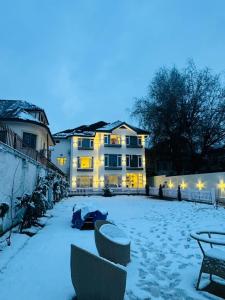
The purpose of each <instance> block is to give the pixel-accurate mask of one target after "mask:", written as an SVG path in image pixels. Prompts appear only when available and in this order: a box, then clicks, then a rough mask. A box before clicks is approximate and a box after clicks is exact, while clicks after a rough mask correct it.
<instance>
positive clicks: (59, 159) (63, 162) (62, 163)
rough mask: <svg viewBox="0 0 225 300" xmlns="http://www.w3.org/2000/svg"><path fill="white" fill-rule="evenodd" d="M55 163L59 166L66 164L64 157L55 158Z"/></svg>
mask: <svg viewBox="0 0 225 300" xmlns="http://www.w3.org/2000/svg"><path fill="white" fill-rule="evenodd" d="M57 163H58V165H60V166H64V165H65V164H66V157H62V156H60V157H57Z"/></svg>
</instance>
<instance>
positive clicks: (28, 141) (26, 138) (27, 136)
mask: <svg viewBox="0 0 225 300" xmlns="http://www.w3.org/2000/svg"><path fill="white" fill-rule="evenodd" d="M36 141H37V136H36V135H35V134H33V133H28V132H24V133H23V147H30V148H33V149H36Z"/></svg>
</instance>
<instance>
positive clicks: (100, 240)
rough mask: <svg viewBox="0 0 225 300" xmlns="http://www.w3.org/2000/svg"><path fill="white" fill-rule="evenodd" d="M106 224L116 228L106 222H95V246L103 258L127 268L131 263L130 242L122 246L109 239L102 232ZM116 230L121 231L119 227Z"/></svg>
mask: <svg viewBox="0 0 225 300" xmlns="http://www.w3.org/2000/svg"><path fill="white" fill-rule="evenodd" d="M105 224H111V225H112V226H116V225H114V224H112V223H111V222H109V221H106V220H105V221H104V220H97V221H96V222H95V244H96V247H97V250H98V253H99V255H100V256H101V257H104V258H106V259H108V260H110V261H112V262H114V263H118V264H121V265H124V266H126V265H127V264H128V263H129V262H130V241H129V242H128V243H126V244H120V243H117V242H114V241H113V240H111V239H109V238H107V237H106V236H105V235H104V234H102V233H101V231H100V228H101V226H103V225H105ZM116 228H117V230H120V229H119V228H118V227H116ZM120 231H121V230H120Z"/></svg>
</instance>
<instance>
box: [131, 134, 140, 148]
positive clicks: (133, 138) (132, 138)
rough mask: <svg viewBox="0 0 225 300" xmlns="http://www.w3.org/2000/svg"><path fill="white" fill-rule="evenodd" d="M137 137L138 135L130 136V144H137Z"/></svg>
mask: <svg viewBox="0 0 225 300" xmlns="http://www.w3.org/2000/svg"><path fill="white" fill-rule="evenodd" d="M137 144H138V142H137V137H136V136H130V145H131V146H137Z"/></svg>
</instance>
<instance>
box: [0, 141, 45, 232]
mask: <svg viewBox="0 0 225 300" xmlns="http://www.w3.org/2000/svg"><path fill="white" fill-rule="evenodd" d="M0 174H1V177H0V203H2V202H5V203H7V204H9V206H10V207H12V210H11V211H10V212H9V213H8V214H7V216H6V217H5V218H4V219H3V222H2V220H1V219H0V233H1V231H5V230H6V229H8V228H9V227H10V226H11V225H12V224H11V213H12V217H13V218H15V219H16V218H17V217H18V216H17V214H18V212H17V211H16V208H15V205H16V201H17V199H16V198H17V197H20V196H22V195H23V194H25V193H27V194H31V193H32V192H33V190H34V188H35V185H36V181H37V178H38V176H41V177H44V176H45V175H46V174H47V169H46V168H45V167H43V166H42V165H40V164H39V163H37V162H36V161H34V160H32V159H31V158H29V157H27V156H26V155H23V154H22V153H20V152H18V151H17V150H14V149H13V148H11V147H9V146H7V145H5V144H3V143H1V142H0Z"/></svg>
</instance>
